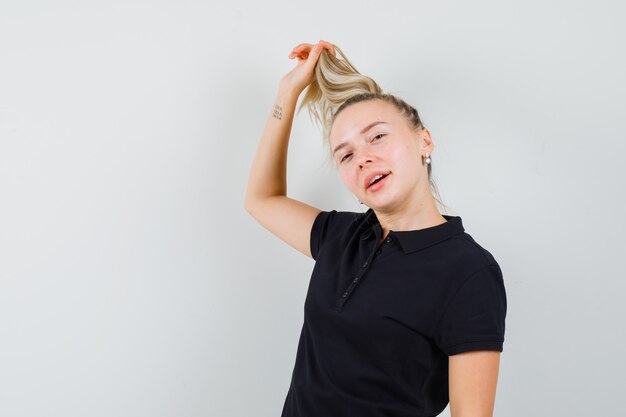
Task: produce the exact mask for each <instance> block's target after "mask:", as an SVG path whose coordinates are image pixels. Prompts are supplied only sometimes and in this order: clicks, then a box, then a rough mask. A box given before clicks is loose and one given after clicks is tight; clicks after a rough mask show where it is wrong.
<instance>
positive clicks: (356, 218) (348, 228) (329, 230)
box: [310, 210, 368, 260]
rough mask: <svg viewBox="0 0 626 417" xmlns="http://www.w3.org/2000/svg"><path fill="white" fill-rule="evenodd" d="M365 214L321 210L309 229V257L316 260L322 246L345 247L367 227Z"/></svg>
mask: <svg viewBox="0 0 626 417" xmlns="http://www.w3.org/2000/svg"><path fill="white" fill-rule="evenodd" d="M367 214H368V213H360V212H354V211H345V210H322V211H320V212H319V213H318V215H317V217H316V218H315V220H314V221H313V226H312V228H311V241H310V245H311V255H312V257H313V259H315V260H317V257H318V253H319V252H320V250H321V248H322V246H328V245H337V244H339V245H345V243H346V242H347V240H349V239H351V237H353V236H354V234H355V233H360V231H361V230H363V228H364V227H366V225H367V221H368V220H367ZM333 242H334V243H333Z"/></svg>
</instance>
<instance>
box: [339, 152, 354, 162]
mask: <svg viewBox="0 0 626 417" xmlns="http://www.w3.org/2000/svg"><path fill="white" fill-rule="evenodd" d="M350 155H352V154H351V153H349V154H346V155H345V156H344V157H343V158H341V161H339V163H341V162H343V161H344V160H345V159H346V158H347V157H348V156H350Z"/></svg>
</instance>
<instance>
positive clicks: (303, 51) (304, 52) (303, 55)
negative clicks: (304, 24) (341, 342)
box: [289, 39, 337, 59]
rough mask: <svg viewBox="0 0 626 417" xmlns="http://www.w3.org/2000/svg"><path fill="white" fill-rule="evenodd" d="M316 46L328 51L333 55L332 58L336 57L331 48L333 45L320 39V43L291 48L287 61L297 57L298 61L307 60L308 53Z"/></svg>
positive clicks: (303, 44) (333, 49)
mask: <svg viewBox="0 0 626 417" xmlns="http://www.w3.org/2000/svg"><path fill="white" fill-rule="evenodd" d="M318 44H319V45H321V47H322V48H324V49H326V50H328V51H329V52H330V53H331V54H333V56H337V55H336V53H335V48H334V47H333V44H331V43H330V42H326V41H324V40H321V39H320V41H319V42H318V43H317V44H312V43H301V44H299V45H298V46H296V47H295V48H293V50H292V51H291V53H290V54H289V59H293V58H295V57H299V58H300V59H307V58H308V56H309V53H310V52H311V51H312V50H313V48H314V47H315V46H316V45H318ZM320 52H321V50H320Z"/></svg>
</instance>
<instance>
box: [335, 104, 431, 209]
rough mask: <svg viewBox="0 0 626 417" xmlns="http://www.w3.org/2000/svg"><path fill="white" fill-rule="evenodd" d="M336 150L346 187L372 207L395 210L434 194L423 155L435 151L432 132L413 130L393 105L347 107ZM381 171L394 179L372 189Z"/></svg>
mask: <svg viewBox="0 0 626 417" xmlns="http://www.w3.org/2000/svg"><path fill="white" fill-rule="evenodd" d="M330 146H331V151H333V152H334V154H333V159H334V161H335V163H336V164H337V167H338V170H339V173H340V175H341V177H342V179H343V181H344V183H345V184H346V186H347V187H348V189H349V190H350V192H351V193H352V194H354V195H355V196H356V197H357V198H358V199H359V200H361V201H363V203H365V204H366V205H367V206H368V207H371V208H373V209H385V208H387V209H392V208H394V207H399V206H402V205H404V204H407V203H410V200H412V199H413V200H418V199H419V198H420V196H421V195H424V194H422V193H424V192H427V191H428V171H427V166H426V165H424V164H422V158H421V155H422V154H424V153H428V154H429V155H431V154H432V151H433V149H434V145H433V143H432V141H431V140H430V132H428V130H427V129H422V130H420V131H419V132H417V131H415V130H413V129H411V127H410V126H409V121H408V119H407V118H406V117H405V116H403V115H401V114H400V113H399V111H398V110H397V109H396V107H395V106H394V105H393V104H391V103H387V102H384V101H381V100H369V101H364V102H358V103H355V104H352V105H350V106H348V107H346V108H345V109H344V110H342V111H341V113H339V115H338V116H337V117H336V119H335V122H334V123H333V125H332V127H331V131H330ZM379 172H380V173H383V174H387V173H389V174H388V175H387V176H386V177H385V178H383V179H382V181H380V182H379V183H376V184H374V185H373V186H371V187H368V185H369V179H370V178H371V177H372V175H373V174H377V173H379Z"/></svg>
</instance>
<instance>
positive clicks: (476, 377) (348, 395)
mask: <svg viewBox="0 0 626 417" xmlns="http://www.w3.org/2000/svg"><path fill="white" fill-rule="evenodd" d="M337 52H339V54H340V55H341V57H342V58H343V59H339V58H337V56H336V55H337ZM289 57H290V58H297V59H298V64H297V66H296V67H295V68H294V69H293V70H291V71H290V72H289V73H287V74H286V75H285V76H284V77H283V78H282V79H281V80H280V83H279V87H278V94H277V97H276V101H275V103H274V108H273V109H272V111H271V113H270V115H269V116H268V120H267V124H266V126H265V130H264V132H263V135H262V137H261V141H260V143H259V146H258V149H257V152H256V155H255V159H254V162H253V165H252V169H251V172H250V176H249V183H248V189H247V192H246V210H247V211H248V212H249V213H250V214H251V215H252V216H253V217H254V218H255V219H256V220H257V221H258V222H259V223H261V224H262V225H263V226H264V227H266V228H267V229H268V230H270V231H271V232H272V233H274V234H275V235H276V236H278V237H279V238H280V239H282V240H284V241H285V242H286V243H288V244H289V245H291V246H292V247H294V248H295V249H297V250H298V251H300V252H302V253H303V254H305V255H307V256H310V257H311V258H313V259H314V260H315V266H314V268H313V273H312V276H311V280H310V283H309V288H308V292H307V297H306V301H305V306H304V307H305V308H304V311H305V314H304V325H303V327H302V332H301V335H300V341H299V344H298V352H297V357H296V364H295V367H294V370H293V374H292V380H291V385H290V387H289V392H288V393H287V396H286V399H285V404H284V407H283V413H282V416H283V417H295V416H315V417H327V416H328V417H331V416H332V417H343V416H345V417H370V416H371V417H374V416H380V417H382V416H394V417H402V416H407V417H408V416H412V417H413V416H435V415H438V414H439V413H441V412H442V411H443V410H444V409H445V407H446V406H447V404H448V402H449V403H450V411H451V416H452V417H455V416H491V415H492V414H493V408H494V403H495V393H496V384H497V377H498V370H499V360H500V352H502V346H503V342H504V329H505V316H506V292H505V287H504V281H503V278H502V271H501V270H500V267H499V266H498V263H497V262H496V260H495V259H494V257H493V256H492V255H491V253H490V252H489V251H487V250H486V249H484V248H483V247H482V246H480V245H479V244H478V243H477V242H476V241H475V240H474V239H473V238H472V237H471V236H470V235H469V234H467V233H466V232H465V231H464V228H463V225H462V221H461V218H460V217H458V216H450V215H442V214H440V213H439V211H438V209H437V204H436V203H437V202H439V200H437V201H436V200H435V198H434V197H433V194H432V192H431V190H430V188H429V186H432V185H433V183H432V181H431V178H430V173H431V167H432V153H433V150H434V144H433V141H432V139H431V136H430V132H429V131H428V130H427V129H426V128H424V126H423V124H422V122H421V120H420V118H419V115H418V113H417V111H416V110H415V109H414V108H413V107H412V106H410V105H408V104H407V103H405V102H404V101H403V100H402V99H400V98H397V97H395V96H392V95H389V94H383V93H382V90H381V89H380V87H379V86H378V85H377V84H376V83H375V82H374V81H373V80H372V79H371V78H369V77H366V76H364V75H362V74H360V73H359V72H358V71H356V69H355V68H354V67H353V66H352V65H351V64H350V62H349V61H348V60H347V59H346V58H345V55H344V54H343V52H342V51H341V50H340V49H339V48H338V47H336V46H335V45H332V44H330V43H328V42H325V41H320V42H319V43H317V44H315V45H312V44H308V43H304V44H300V45H298V46H297V47H296V48H294V50H293V51H292V52H291V54H290V56H289ZM307 87H308V90H307V93H306V95H305V97H304V99H303V101H302V104H301V106H300V109H301V108H302V106H304V105H308V107H309V111H310V112H311V114H312V115H313V116H314V117H315V118H316V120H317V121H319V122H320V123H321V125H322V127H323V130H324V138H325V139H326V141H325V144H326V145H327V147H328V151H329V152H328V155H329V156H330V157H331V158H332V160H333V161H334V163H335V164H336V166H337V168H338V170H339V173H340V175H341V178H342V179H343V181H344V183H345V184H346V186H347V187H348V189H349V190H350V191H351V192H352V193H353V194H354V195H355V196H356V197H357V198H358V199H359V201H360V202H362V203H363V204H365V205H367V206H368V207H369V209H368V210H367V211H366V212H365V213H358V212H349V211H336V210H331V211H321V210H319V209H317V208H315V207H311V206H309V205H307V204H305V203H302V202H300V201H297V200H294V199H291V198H289V197H287V187H286V158H287V147H288V142H289V133H290V129H291V123H292V121H293V115H294V113H295V108H296V102H297V100H298V97H299V95H300V94H301V93H302V91H303V90H304V89H305V88H307ZM435 191H436V190H435Z"/></svg>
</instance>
